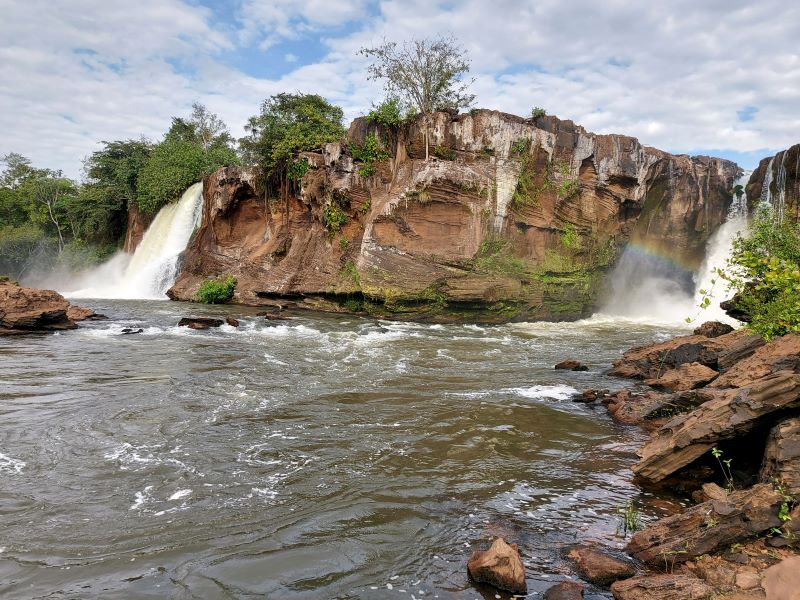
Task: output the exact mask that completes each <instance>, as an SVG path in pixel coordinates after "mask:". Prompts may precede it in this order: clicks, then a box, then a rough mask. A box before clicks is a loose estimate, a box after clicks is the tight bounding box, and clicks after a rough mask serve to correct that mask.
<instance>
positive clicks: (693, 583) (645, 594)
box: [611, 573, 713, 600]
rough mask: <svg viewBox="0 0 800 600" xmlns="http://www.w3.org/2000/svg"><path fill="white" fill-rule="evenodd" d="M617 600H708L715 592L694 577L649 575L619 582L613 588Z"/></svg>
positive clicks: (683, 574) (681, 574)
mask: <svg viewBox="0 0 800 600" xmlns="http://www.w3.org/2000/svg"><path fill="white" fill-rule="evenodd" d="M611 593H613V594H614V598H616V599H617V600H706V599H708V598H711V595H712V593H713V590H712V589H711V587H709V586H708V585H707V584H706V583H704V582H703V581H702V580H700V579H699V578H697V577H695V576H694V575H689V574H686V573H680V574H674V575H648V576H643V577H633V578H631V579H623V580H622V581H617V582H615V583H614V584H613V585H612V586H611Z"/></svg>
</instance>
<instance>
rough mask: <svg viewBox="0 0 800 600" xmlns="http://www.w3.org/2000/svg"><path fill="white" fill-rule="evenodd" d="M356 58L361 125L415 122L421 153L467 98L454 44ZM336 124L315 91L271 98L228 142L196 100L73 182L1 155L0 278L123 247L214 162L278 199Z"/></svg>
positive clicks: (425, 44)
mask: <svg viewBox="0 0 800 600" xmlns="http://www.w3.org/2000/svg"><path fill="white" fill-rule="evenodd" d="M361 54H363V55H365V56H367V57H369V58H371V59H372V61H373V62H372V64H371V65H370V66H369V67H368V75H369V77H370V78H373V79H379V80H382V81H383V82H384V83H385V88H386V91H387V94H388V95H387V97H386V99H385V100H383V101H382V102H380V103H379V104H378V105H376V106H374V107H373V109H372V110H371V111H370V112H369V114H368V118H369V119H370V120H371V121H373V122H375V123H377V124H380V125H383V126H384V127H386V128H388V129H390V130H395V131H396V130H397V128H398V127H399V126H401V125H402V124H404V123H407V122H409V121H411V120H413V119H415V118H416V117H417V115H422V117H423V118H424V119H425V122H424V131H425V140H426V149H427V141H428V139H427V137H428V136H427V129H428V118H429V117H430V115H431V114H432V112H434V111H436V110H442V109H449V110H452V109H459V108H463V107H466V106H468V105H469V104H470V103H471V101H472V98H473V97H472V96H471V95H469V94H467V93H466V89H467V86H468V85H469V83H470V82H465V81H463V79H462V77H463V75H465V74H466V73H467V72H468V70H469V63H468V60H467V58H466V54H465V52H464V50H463V49H461V48H460V47H459V46H458V45H457V44H456V42H455V40H453V39H452V38H446V37H440V38H437V39H434V40H414V41H411V42H407V43H406V44H404V45H402V46H400V47H398V46H397V45H396V44H394V43H389V42H384V43H383V44H382V45H380V46H377V47H375V48H362V50H361ZM342 120H343V111H342V109H341V108H340V107H338V106H335V105H333V104H331V103H330V102H328V101H327V100H326V99H325V98H323V97H322V96H319V95H317V94H304V93H299V92H298V93H281V94H277V95H274V96H272V97H270V98H268V99H267V100H265V101H264V103H263V104H262V105H261V108H260V111H259V113H258V114H257V115H254V116H253V117H251V118H250V119H249V120H248V122H247V124H246V125H245V131H246V135H245V136H244V137H243V138H241V139H240V140H238V143H237V140H234V138H233V137H232V136H231V135H230V133H229V131H228V128H227V126H226V124H225V123H224V122H223V121H222V120H221V119H220V118H219V117H218V116H217V115H215V114H213V113H211V112H209V111H208V109H207V108H206V107H205V106H203V105H201V104H194V105H193V106H192V113H191V115H190V116H189V117H187V118H179V117H174V118H173V119H172V123H171V126H170V128H169V130H168V131H167V132H166V133H165V134H164V137H163V139H161V141H159V142H153V141H150V140H148V139H146V138H144V137H142V138H140V139H129V140H115V141H103V142H101V143H100V144H101V148H100V149H99V150H97V151H96V152H93V153H92V154H91V155H89V156H88V157H87V158H86V159H85V160H84V180H83V181H82V182H76V181H73V180H71V179H69V178H68V177H65V176H64V175H63V173H62V172H61V171H54V170H51V169H46V168H39V167H36V166H34V165H32V164H31V161H30V160H28V159H27V158H25V157H24V156H21V155H19V154H15V153H11V154H8V155H6V156H4V157H2V159H0V162H2V165H3V167H4V168H3V170H2V172H0V274H8V275H11V276H12V277H15V278H20V277H24V276H25V275H26V274H28V273H29V272H30V270H31V269H33V268H34V267H35V268H39V269H41V268H43V267H44V268H46V267H48V266H49V267H53V266H58V265H63V266H66V267H69V268H73V269H74V268H76V267H80V266H88V265H91V264H94V263H97V262H99V261H101V260H103V259H105V258H107V257H108V256H109V255H110V254H112V253H113V252H114V251H115V250H116V249H118V248H119V247H120V246H121V243H122V240H123V239H124V235H125V229H126V226H127V216H128V211H129V209H130V208H131V207H134V206H135V207H136V208H138V210H140V211H142V212H144V213H148V214H154V213H156V212H158V210H160V209H161V207H163V206H164V205H165V204H167V203H169V202H173V201H175V200H177V199H178V198H179V197H180V196H181V194H182V193H183V191H184V190H185V189H186V188H187V187H189V186H190V185H191V184H192V183H195V182H197V181H199V180H200V179H202V178H203V177H204V176H206V175H208V174H210V173H212V172H214V171H215V170H217V169H218V168H220V167H223V166H233V165H239V164H246V165H249V166H257V167H258V168H259V169H260V171H261V173H262V182H263V184H264V189H265V191H266V192H268V193H271V194H273V195H275V196H278V195H284V196H285V195H287V194H288V193H290V192H291V191H293V189H295V188H296V187H297V186H298V182H299V180H300V179H301V178H302V175H303V174H304V173H305V172H306V170H307V169H308V163H307V162H305V161H304V160H302V159H301V158H300V153H302V152H304V151H310V150H317V149H319V148H321V147H322V146H323V145H324V144H326V143H329V142H334V141H338V140H341V139H342V138H343V137H344V135H345V129H344V126H343V123H342ZM371 156H372V155H371V154H370V157H371ZM379 156H384V154H379ZM361 172H363V173H371V172H372V171H371V169H362V170H361Z"/></svg>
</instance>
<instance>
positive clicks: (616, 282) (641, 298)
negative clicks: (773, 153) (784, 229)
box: [600, 171, 751, 325]
mask: <svg viewBox="0 0 800 600" xmlns="http://www.w3.org/2000/svg"><path fill="white" fill-rule="evenodd" d="M750 173H751V172H750V171H747V172H745V173H744V174H743V175H742V176H741V177H739V178H738V179H737V180H736V182H735V184H734V194H733V201H732V203H731V206H730V209H729V210H728V215H727V218H726V220H725V223H723V224H722V225H721V226H720V228H719V229H717V231H715V232H714V234H713V235H712V236H711V238H710V239H709V240H708V243H707V244H706V256H705V260H704V261H703V264H702V265H701V266H700V268H699V269H698V270H697V271H696V272H694V273H693V272H692V271H691V270H689V269H687V268H686V267H684V266H683V265H681V264H679V263H676V262H675V261H673V260H672V259H670V258H669V257H668V256H665V255H664V254H663V253H659V252H654V251H651V250H649V249H648V248H646V247H644V246H641V245H636V244H629V245H628V246H627V247H626V248H625V250H624V251H623V254H622V256H621V257H620V260H619V262H618V263H617V267H616V268H615V269H614V272H613V274H612V276H611V289H612V296H611V298H610V299H609V301H608V302H607V303H606V305H605V306H604V307H603V309H602V310H601V311H600V314H601V315H605V316H615V317H625V318H630V319H640V320H646V321H649V322H653V323H663V324H671V325H679V324H683V325H686V319H687V318H689V319H692V320H695V319H696V320H698V321H712V320H714V321H722V322H725V323H730V324H732V325H735V324H736V321H734V320H733V319H731V318H730V317H728V316H727V315H726V314H725V312H724V311H723V310H722V309H721V308H720V307H719V302H720V301H721V300H724V299H725V298H726V295H727V288H726V287H725V282H724V280H722V279H721V278H720V277H719V275H718V274H717V269H720V268H724V267H725V266H726V264H727V261H728V258H729V257H730V255H731V252H732V250H733V242H734V240H735V239H736V238H737V237H738V236H739V234H740V233H741V232H743V231H744V230H745V228H746V227H747V198H746V196H745V194H744V185H745V184H746V183H747V180H748V179H749V177H750ZM737 192H738V193H737ZM707 295H710V297H711V304H710V305H709V306H708V307H707V308H705V309H701V308H700V305H701V303H702V302H703V298H704V297H706V296H707Z"/></svg>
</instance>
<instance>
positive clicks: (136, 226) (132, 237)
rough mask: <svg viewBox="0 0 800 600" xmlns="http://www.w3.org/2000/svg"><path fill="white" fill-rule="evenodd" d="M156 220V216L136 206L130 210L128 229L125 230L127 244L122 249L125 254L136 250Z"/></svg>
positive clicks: (133, 205)
mask: <svg viewBox="0 0 800 600" xmlns="http://www.w3.org/2000/svg"><path fill="white" fill-rule="evenodd" d="M154 218H155V215H149V214H147V213H143V212H141V211H140V210H139V208H138V207H137V206H136V205H135V204H132V205H131V206H130V207H129V208H128V227H127V229H126V230H125V244H124V245H123V247H122V249H123V250H124V251H125V252H133V251H134V250H136V247H137V246H138V245H139V242H141V241H142V238H143V237H144V232H145V231H147V228H148V227H150V224H151V223H152V222H153V219H154Z"/></svg>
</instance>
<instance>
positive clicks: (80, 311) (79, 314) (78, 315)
mask: <svg viewBox="0 0 800 600" xmlns="http://www.w3.org/2000/svg"><path fill="white" fill-rule="evenodd" d="M67 318H68V319H69V320H70V321H75V322H78V321H105V320H106V319H108V317H107V316H105V315H100V314H98V313H96V312H94V310H92V309H91V308H84V307H82V306H74V305H72V304H70V305H69V307H68V308H67Z"/></svg>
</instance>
